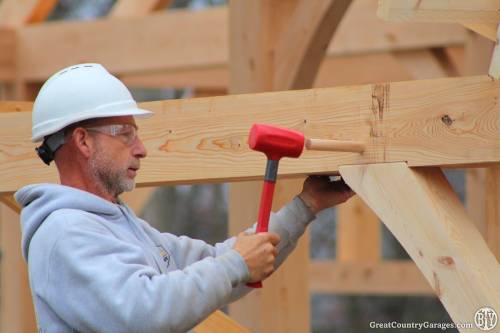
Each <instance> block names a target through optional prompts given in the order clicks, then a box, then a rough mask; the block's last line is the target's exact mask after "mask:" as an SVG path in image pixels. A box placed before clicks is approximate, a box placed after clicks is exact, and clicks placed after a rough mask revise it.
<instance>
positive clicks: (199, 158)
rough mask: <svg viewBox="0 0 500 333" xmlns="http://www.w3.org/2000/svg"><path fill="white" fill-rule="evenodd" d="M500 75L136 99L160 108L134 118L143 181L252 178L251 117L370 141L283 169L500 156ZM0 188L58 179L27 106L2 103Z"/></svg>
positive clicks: (255, 172)
mask: <svg viewBox="0 0 500 333" xmlns="http://www.w3.org/2000/svg"><path fill="white" fill-rule="evenodd" d="M499 87H500V82H498V81H492V80H491V79H490V78H489V77H487V76H477V77H465V78H453V79H437V80H423V81H409V82H396V83H387V84H376V85H365V86H350V87H338V88H325V89H310V90H300V91H285V92H273V93H260V94H247V95H230V96H221V97H211V98H195V99H187V100H167V101H159V102H149V103H143V104H141V105H142V107H144V108H146V109H151V110H153V111H155V112H156V115H155V116H154V117H152V118H150V119H148V120H140V121H138V124H139V126H140V127H141V130H140V132H139V133H140V136H141V138H142V140H143V141H144V143H145V145H146V148H147V149H148V151H149V155H148V157H147V158H146V159H145V160H144V162H143V163H142V169H141V170H140V171H139V175H138V178H137V181H138V184H139V185H142V186H151V185H160V184H181V183H202V182H203V183H209V182H221V181H242V180H256V179H259V178H260V177H262V175H263V172H264V164H265V158H264V156H263V154H260V153H256V152H254V151H251V150H250V149H249V148H248V146H247V144H246V142H247V136H248V131H249V129H250V127H251V125H252V124H253V123H256V122H261V123H269V124H274V125H279V126H283V127H288V128H293V129H296V130H300V131H302V132H303V133H304V134H305V135H306V136H308V137H315V138H325V139H339V140H343V139H356V140H360V141H365V142H367V150H366V151H365V153H363V154H357V153H329V152H314V151H305V152H304V153H303V155H302V157H301V158H299V159H283V160H282V162H280V164H281V165H280V170H279V172H280V177H281V178H283V177H296V176H301V175H306V174H311V173H314V174H320V173H334V172H336V171H337V170H338V166H339V165H345V164H366V163H385V162H395V161H407V162H408V164H409V165H410V166H474V165H475V166H477V165H486V164H492V163H498V162H500V140H499V135H500V134H499V133H500V132H499V127H500V123H499V119H500V105H499V104H498V101H497V99H498V95H499V94H500V89H499ZM0 133H2V135H3V140H2V142H0V165H1V166H2V168H1V169H0V192H13V191H15V190H16V189H18V188H19V187H20V186H22V185H25V184H29V183H34V182H43V181H56V180H57V178H56V172H55V168H54V167H53V166H51V167H46V166H44V165H43V164H42V163H41V161H40V160H38V158H37V157H36V156H35V151H34V147H35V146H36V145H35V144H33V143H31V142H30V141H29V138H30V133H31V114H30V113H29V112H16V113H11V112H3V113H0Z"/></svg>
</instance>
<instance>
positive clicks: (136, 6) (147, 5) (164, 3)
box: [107, 0, 172, 18]
mask: <svg viewBox="0 0 500 333" xmlns="http://www.w3.org/2000/svg"><path fill="white" fill-rule="evenodd" d="M171 3H172V0H119V1H117V2H116V3H115V4H114V6H113V8H111V12H110V13H109V14H108V16H107V17H108V18H125V17H143V16H146V15H148V14H149V13H150V12H152V11H156V10H160V9H164V8H166V7H168V6H170V4H171Z"/></svg>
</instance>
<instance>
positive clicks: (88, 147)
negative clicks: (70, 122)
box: [71, 127, 94, 158]
mask: <svg viewBox="0 0 500 333" xmlns="http://www.w3.org/2000/svg"><path fill="white" fill-rule="evenodd" d="M71 141H72V143H73V145H74V146H75V148H76V149H78V150H79V151H80V152H81V153H82V155H83V156H84V157H86V158H90V156H91V155H92V152H93V151H94V141H93V140H92V138H91V136H90V135H89V133H88V132H87V131H86V130H84V129H83V128H81V127H77V128H75V129H74V130H73V133H71Z"/></svg>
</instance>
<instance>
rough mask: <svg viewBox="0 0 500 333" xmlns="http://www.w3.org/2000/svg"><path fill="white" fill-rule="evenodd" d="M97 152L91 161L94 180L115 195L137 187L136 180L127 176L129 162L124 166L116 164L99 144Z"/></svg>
mask: <svg viewBox="0 0 500 333" xmlns="http://www.w3.org/2000/svg"><path fill="white" fill-rule="evenodd" d="M96 148H97V149H96V153H95V154H94V156H92V158H91V159H90V161H89V167H90V172H91V174H92V177H93V178H94V181H96V182H97V183H98V184H100V185H101V187H102V188H103V189H104V190H105V191H106V192H107V193H109V194H111V195H112V196H114V197H117V196H118V195H120V194H122V193H123V192H129V191H132V190H133V189H134V188H135V180H134V179H132V178H129V177H128V176H127V170H128V168H129V164H131V163H127V164H126V165H124V166H123V167H119V166H117V165H116V161H114V160H113V159H112V158H111V157H110V156H109V155H108V154H106V153H105V152H104V151H103V149H102V148H101V146H100V145H99V144H97V146H96Z"/></svg>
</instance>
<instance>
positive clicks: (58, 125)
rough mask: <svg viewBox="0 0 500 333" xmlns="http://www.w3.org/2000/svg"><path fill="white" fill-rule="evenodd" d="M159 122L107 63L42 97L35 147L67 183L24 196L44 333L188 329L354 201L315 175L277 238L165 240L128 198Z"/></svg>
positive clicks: (276, 229) (73, 70) (27, 246)
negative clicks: (148, 135) (148, 131)
mask: <svg viewBox="0 0 500 333" xmlns="http://www.w3.org/2000/svg"><path fill="white" fill-rule="evenodd" d="M150 115H151V112H150V111H146V110H141V109H139V108H138V107H137V104H136V103H135V101H134V100H133V98H132V96H131V95H130V93H129V91H128V90H127V88H126V87H125V86H124V85H123V84H122V83H121V82H120V81H119V80H118V79H116V78H115V77H114V76H112V75H111V74H109V73H108V72H107V71H106V70H105V69H104V68H103V67H102V66H101V65H98V64H81V65H75V66H72V67H69V68H66V69H63V70H61V71H60V72H58V73H56V74H54V75H53V76H52V77H51V78H50V79H49V80H48V81H47V82H46V83H45V84H44V86H43V87H42V89H41V90H40V93H39V95H38V96H37V99H36V101H35V104H34V108H33V137H32V140H33V141H35V142H37V141H42V140H43V144H42V145H41V146H40V147H39V148H37V151H38V154H39V156H40V157H41V158H42V160H43V161H44V162H45V163H46V164H50V162H51V161H52V160H54V161H55V164H56V166H57V170H58V172H59V176H60V183H61V185H57V184H35V185H30V186H26V187H24V188H22V189H21V190H19V191H18V192H17V193H16V200H17V201H18V202H19V203H20V204H21V205H22V206H23V210H22V213H21V223H22V231H23V238H22V249H23V255H24V257H25V258H26V259H27V261H28V266H29V277H30V285H31V289H32V296H33V301H34V304H35V310H36V315H37V322H38V328H39V331H40V332H74V331H78V332H120V333H123V332H163V333H165V332H185V331H188V330H190V329H191V328H193V327H194V326H195V325H196V324H198V323H199V322H200V321H202V320H203V319H204V318H206V317H207V316H208V315H209V314H210V313H212V312H213V311H214V310H216V309H218V308H220V307H222V306H224V305H225V304H227V303H229V302H231V301H233V300H235V299H237V298H239V297H242V296H243V295H244V294H246V293H248V292H249V291H251V290H252V289H251V288H249V287H247V286H246V283H248V282H255V281H260V280H264V279H265V278H266V277H268V276H269V275H270V274H271V273H272V272H273V271H274V269H275V268H276V267H277V266H279V265H280V264H281V262H282V261H283V260H284V259H285V258H286V256H287V255H288V254H289V253H290V252H291V251H292V250H293V248H294V247H295V244H296V242H297V240H298V239H299V237H300V236H301V235H302V233H303V232H304V229H305V228H306V226H307V225H308V223H309V222H311V221H312V220H313V219H314V215H315V214H316V213H317V212H318V211H320V210H322V209H324V208H327V207H330V206H333V205H335V204H338V203H340V202H343V201H345V200H347V199H348V198H349V197H350V196H351V195H352V191H350V189H349V188H348V187H347V186H346V185H345V184H343V183H342V182H336V183H330V182H329V181H328V180H327V179H325V178H323V177H309V178H308V179H307V180H306V182H305V183H304V189H303V191H302V192H301V193H300V194H299V195H298V196H297V197H296V198H294V200H293V201H292V202H291V203H289V204H288V205H286V206H285V207H284V208H283V209H281V210H280V211H279V212H278V213H276V214H274V215H273V216H272V217H271V223H270V230H271V231H272V232H269V233H261V234H253V233H252V232H251V230H248V231H247V232H246V233H241V234H239V235H238V236H237V237H233V238H230V239H228V240H226V241H225V242H223V243H220V244H216V245H215V246H211V245H208V244H206V243H204V242H203V241H200V240H194V239H190V238H188V237H177V236H174V235H172V234H168V233H160V232H159V231H157V230H156V229H154V228H152V227H151V226H149V225H148V224H147V223H146V222H145V221H143V220H141V219H139V218H138V217H137V216H136V215H135V214H134V213H133V212H132V211H131V209H130V208H129V207H128V206H127V205H125V204H124V203H123V202H122V201H120V199H119V195H120V194H121V193H123V192H124V191H131V190H132V189H133V188H134V185H135V183H134V178H135V176H136V174H137V171H138V170H139V168H140V160H141V159H142V158H144V157H146V154H147V152H146V149H145V147H144V145H143V144H142V142H141V140H140V139H139V137H138V136H137V126H136V123H135V120H134V117H144V116H150Z"/></svg>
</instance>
